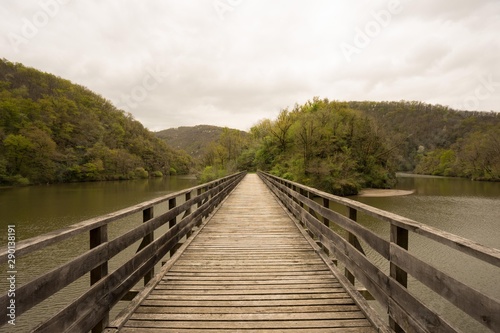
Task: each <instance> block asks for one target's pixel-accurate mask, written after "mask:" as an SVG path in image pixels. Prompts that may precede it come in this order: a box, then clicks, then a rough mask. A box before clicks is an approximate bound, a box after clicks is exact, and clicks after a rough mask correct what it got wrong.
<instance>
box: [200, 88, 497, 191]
mask: <svg viewBox="0 0 500 333" xmlns="http://www.w3.org/2000/svg"><path fill="white" fill-rule="evenodd" d="M200 164H201V167H204V170H203V172H202V176H203V179H207V180H208V179H214V178H217V177H219V176H222V175H224V174H227V173H230V172H234V171H236V170H238V169H240V170H257V169H260V170H265V171H269V172H271V173H272V174H275V175H277V176H280V177H284V178H287V179H290V180H293V181H296V182H299V183H303V184H306V185H310V186H313V187H316V188H319V189H322V190H325V191H328V192H330V193H334V194H338V195H351V194H356V193H357V192H358V191H359V190H360V189H361V188H365V187H372V188H390V187H392V186H394V184H395V183H396V176H395V173H396V171H405V172H413V173H419V174H427V175H439V176H454V177H465V178H469V179H472V180H487V181H499V180H500V114H498V113H495V112H469V111H456V110H453V109H450V108H448V107H445V106H441V105H431V104H426V103H421V102H407V101H400V102H339V101H329V100H328V99H323V100H321V99H319V98H317V97H316V98H313V99H312V100H311V101H308V102H307V103H305V104H304V105H295V106H294V108H293V109H292V110H288V109H283V110H281V111H280V113H279V115H278V116H277V117H276V119H274V120H271V119H264V120H262V121H260V122H259V123H257V124H256V125H255V126H253V127H252V128H251V130H250V137H246V136H242V135H241V134H240V133H238V131H236V130H230V129H225V131H224V132H223V133H222V134H221V135H220V138H219V139H218V140H216V141H214V142H213V143H212V145H211V146H210V149H208V151H207V152H206V155H205V157H204V158H203V159H201V161H200Z"/></svg>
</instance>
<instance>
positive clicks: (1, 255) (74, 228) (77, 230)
mask: <svg viewBox="0 0 500 333" xmlns="http://www.w3.org/2000/svg"><path fill="white" fill-rule="evenodd" d="M239 175H241V174H235V175H231V176H227V177H224V178H222V181H230V180H232V179H234V178H235V177H239ZM218 181H219V180H218ZM215 182H216V181H212V182H210V183H207V184H203V185H199V186H195V187H192V188H190V189H186V190H182V191H178V192H174V193H170V194H168V195H165V196H163V197H159V198H156V199H152V200H149V201H145V202H142V203H139V204H137V205H134V206H131V207H128V208H124V209H122V210H119V211H116V212H113V213H109V214H106V215H103V216H99V217H96V218H92V219H88V220H85V221H82V222H78V223H75V224H73V225H71V226H68V227H66V228H62V229H58V230H55V231H52V232H49V233H46V234H44V235H41V236H37V237H33V238H30V239H26V240H23V241H20V242H18V243H17V244H16V257H22V256H25V255H27V254H29V253H32V252H34V251H37V250H40V249H42V248H45V247H47V246H49V245H51V244H55V243H58V242H61V241H63V240H66V239H69V238H72V237H74V236H76V235H79V234H81V233H84V232H87V231H89V230H91V229H96V228H98V227H101V226H103V225H106V224H109V223H111V222H114V221H116V220H119V219H122V218H125V217H127V216H130V215H132V214H135V213H138V212H141V211H143V210H145V209H147V208H149V207H153V206H155V205H159V204H161V203H163V202H165V201H168V200H170V199H171V198H176V197H179V196H182V195H185V194H186V193H187V192H192V191H197V193H200V194H201V193H203V192H204V191H205V192H206V191H207V189H208V188H209V187H213V184H214V183H215ZM206 200H208V197H204V201H206ZM198 205H200V206H201V203H198ZM4 262H7V250H4V249H2V250H1V251H0V264H1V263H4Z"/></svg>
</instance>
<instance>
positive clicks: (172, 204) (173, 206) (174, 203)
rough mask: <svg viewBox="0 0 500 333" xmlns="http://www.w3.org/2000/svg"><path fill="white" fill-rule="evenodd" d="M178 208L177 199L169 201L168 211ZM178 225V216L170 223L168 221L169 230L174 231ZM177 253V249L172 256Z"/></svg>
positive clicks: (171, 252) (173, 250)
mask: <svg viewBox="0 0 500 333" xmlns="http://www.w3.org/2000/svg"><path fill="white" fill-rule="evenodd" d="M176 206H177V198H172V199H169V200H168V210H171V209H173V208H175V207H176ZM176 223H177V216H174V217H173V218H172V219H171V220H170V221H168V228H169V229H172V228H173V227H174V226H175V224H176ZM174 253H175V248H173V249H172V250H170V256H173V255H174Z"/></svg>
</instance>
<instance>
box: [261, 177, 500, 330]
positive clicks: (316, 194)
mask: <svg viewBox="0 0 500 333" xmlns="http://www.w3.org/2000/svg"><path fill="white" fill-rule="evenodd" d="M259 175H260V176H261V178H262V179H263V180H264V182H265V183H266V184H267V185H268V187H269V188H270V189H271V190H272V191H273V192H274V193H275V194H276V196H277V197H278V198H279V199H280V200H281V202H282V203H283V204H284V206H285V207H287V209H288V210H289V211H290V212H291V214H293V215H294V217H295V218H296V219H297V220H298V221H299V222H300V224H302V225H303V226H304V228H306V229H307V231H308V232H309V233H310V234H311V236H312V237H313V238H315V240H316V242H317V243H318V244H319V245H321V246H322V248H323V249H325V251H329V252H330V253H331V254H332V255H333V256H334V258H335V259H334V260H335V262H336V261H338V263H339V264H341V265H343V266H344V267H345V270H346V272H345V275H346V277H347V278H348V280H349V281H350V282H351V283H353V284H354V281H355V279H356V280H358V281H359V282H360V283H361V284H362V285H363V286H364V287H365V288H366V289H367V290H368V291H369V293H370V294H371V295H372V296H373V297H374V298H375V299H376V300H377V301H378V302H379V303H380V304H381V305H382V306H383V307H384V308H385V310H386V311H387V313H388V315H389V324H390V326H391V328H392V329H393V330H394V331H396V332H402V331H404V332H457V331H459V328H456V327H455V326H454V324H453V323H450V321H449V320H447V319H444V318H443V317H442V316H441V315H440V314H438V313H436V312H435V311H434V310H433V309H431V308H430V307H429V306H428V305H429V304H425V302H423V301H422V300H421V299H420V298H419V297H417V296H416V295H414V293H412V292H411V291H410V290H409V289H408V284H409V279H408V275H410V276H412V279H411V281H412V283H413V281H418V283H421V284H423V285H425V286H426V287H427V288H429V289H430V290H432V291H433V292H434V293H435V294H436V295H438V296H436V297H441V298H443V299H445V300H447V301H448V302H450V303H451V304H452V305H453V306H454V307H456V308H458V309H460V310H461V311H463V312H464V313H465V314H466V315H467V316H470V317H471V318H473V319H475V320H476V321H478V322H480V323H481V324H482V325H484V326H485V327H486V328H488V329H490V330H492V331H494V332H500V302H499V301H498V300H497V299H493V298H491V297H489V296H487V295H485V294H484V293H482V292H479V291H477V290H476V289H474V288H473V287H471V286H469V285H466V284H465V283H463V282H460V281H459V280H457V278H455V277H453V276H450V275H449V274H447V273H445V272H443V271H442V270H440V269H438V268H436V267H434V266H433V265H432V264H430V263H428V262H425V261H424V260H422V259H419V258H417V257H416V256H415V255H414V254H413V253H410V251H408V243H409V239H410V238H411V237H413V236H414V235H417V234H418V235H420V236H423V237H425V238H427V239H430V240H432V241H434V242H437V243H440V244H442V245H444V246H446V247H449V248H452V249H455V250H458V251H460V252H462V253H464V254H466V255H468V256H471V257H474V258H476V259H478V260H480V261H482V262H484V263H488V264H491V265H493V269H494V270H495V275H494V276H499V275H500V270H497V269H498V268H500V251H499V250H498V249H494V248H488V247H485V246H482V245H479V244H477V243H475V242H473V241H470V240H468V239H465V238H462V237H459V236H456V235H453V234H450V233H448V232H444V231H441V230H438V229H436V228H433V227H430V226H428V225H425V224H421V223H418V222H416V221H413V220H410V219H407V218H404V217H401V216H398V215H396V214H392V213H389V212H386V211H383V210H380V209H376V208H374V207H370V206H368V205H365V204H362V203H360V202H357V201H354V200H350V199H347V198H342V197H338V196H334V195H331V194H328V193H325V192H322V191H319V190H317V189H314V188H311V187H307V186H304V185H301V184H298V183H295V182H291V181H288V180H285V179H282V178H278V177H275V176H272V175H270V174H266V173H259ZM336 205H341V206H344V207H345V208H346V209H347V211H346V214H345V215H346V216H344V215H343V214H340V213H338V212H336V211H334V210H332V209H330V207H331V206H336ZM358 213H361V214H365V215H367V216H370V217H372V218H375V219H377V220H379V221H380V223H384V224H385V223H388V224H389V225H390V229H389V230H390V231H389V233H390V235H387V236H388V237H385V238H384V237H381V236H379V235H378V234H376V233H375V232H373V231H371V230H370V229H368V228H366V227H364V226H362V225H361V224H359V223H357V222H356V220H357V216H358ZM339 228H341V229H339ZM334 230H343V236H342V235H341V234H339V232H335V231H334ZM386 238H387V239H389V240H386ZM362 244H363V246H364V247H369V248H371V249H372V251H375V252H377V253H378V254H379V255H380V256H381V257H383V258H384V259H385V260H386V261H388V263H389V269H388V270H387V269H386V270H384V269H381V268H380V265H377V264H375V263H374V262H372V261H371V260H370V259H369V256H367V255H366V254H365V251H364V249H363V246H362ZM461 264H463V265H467V263H466V262H461ZM477 273H478V274H480V272H477ZM492 278H493V276H492ZM410 289H411V288H410Z"/></svg>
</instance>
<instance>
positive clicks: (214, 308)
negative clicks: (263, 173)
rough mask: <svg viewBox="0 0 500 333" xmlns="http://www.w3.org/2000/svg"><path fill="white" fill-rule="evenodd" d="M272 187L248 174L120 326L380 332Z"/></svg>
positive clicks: (125, 327) (124, 328) (117, 326)
mask: <svg viewBox="0 0 500 333" xmlns="http://www.w3.org/2000/svg"><path fill="white" fill-rule="evenodd" d="M264 186H265V185H264V184H263V183H262V182H261V181H260V180H259V179H258V178H257V177H256V176H255V175H254V176H247V177H246V178H245V179H244V181H243V183H241V184H240V185H239V186H238V188H237V189H236V190H235V191H234V193H233V194H232V195H231V196H230V197H229V198H228V199H227V200H226V201H225V203H224V204H223V206H222V207H221V208H220V209H219V211H218V212H217V214H216V215H214V216H213V217H212V218H211V219H210V221H209V222H207V224H206V225H204V226H203V230H202V231H201V232H200V233H198V234H197V236H196V238H194V240H193V241H192V242H191V244H190V246H189V247H187V248H186V249H185V250H184V252H183V253H182V255H181V256H180V257H179V259H177V261H176V262H175V264H174V265H173V266H172V267H171V268H170V269H169V270H168V271H167V272H166V273H165V275H164V276H163V278H162V279H161V281H158V283H157V284H156V286H155V288H154V290H152V291H151V292H150V293H149V294H148V295H147V297H145V299H144V300H143V301H142V302H141V305H140V306H139V307H137V308H136V309H135V313H134V314H132V315H130V318H129V320H128V321H127V322H126V323H125V324H124V326H123V327H121V326H119V325H115V324H114V325H115V327H116V329H122V330H127V329H133V328H134V327H135V328H139V327H140V328H141V329H142V328H146V327H150V328H152V329H160V328H165V329H166V328H168V329H172V330H177V329H183V330H187V329H191V330H199V329H201V328H204V329H213V330H221V329H222V330H225V329H228V330H235V329H242V328H244V327H246V328H248V329H259V330H265V329H266V327H269V329H276V330H281V329H295V328H298V327H302V328H321V329H323V331H324V332H327V331H328V330H329V329H331V328H345V329H348V330H349V329H351V328H352V329H353V332H363V331H366V330H368V331H369V332H374V330H373V328H372V327H371V325H370V322H369V321H368V320H366V316H365V314H364V313H363V312H362V311H360V309H359V307H358V306H357V305H356V304H355V303H354V302H353V300H352V297H351V296H350V295H349V294H348V293H346V292H345V290H344V288H342V287H341V285H340V284H339V282H338V280H337V279H336V278H335V276H334V275H333V274H332V272H331V270H330V269H329V268H328V266H326V265H325V263H324V261H323V260H322V259H321V258H320V257H319V256H318V254H317V250H316V249H312V248H311V245H310V244H309V242H308V241H307V240H306V239H305V238H304V236H303V235H302V234H301V233H300V231H299V230H298V229H297V228H296V227H295V225H294V224H293V222H292V221H291V220H290V218H289V217H288V216H287V214H286V213H285V212H284V211H283V209H282V208H281V207H280V206H279V205H278V203H277V202H276V201H275V199H274V197H273V195H272V194H271V193H270V192H266V191H265V187H264ZM348 330H347V332H348Z"/></svg>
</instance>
